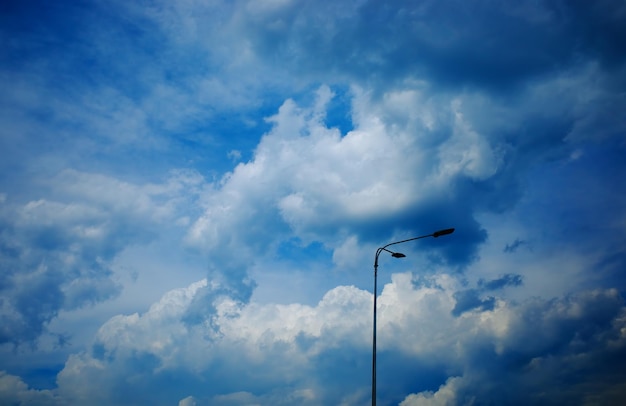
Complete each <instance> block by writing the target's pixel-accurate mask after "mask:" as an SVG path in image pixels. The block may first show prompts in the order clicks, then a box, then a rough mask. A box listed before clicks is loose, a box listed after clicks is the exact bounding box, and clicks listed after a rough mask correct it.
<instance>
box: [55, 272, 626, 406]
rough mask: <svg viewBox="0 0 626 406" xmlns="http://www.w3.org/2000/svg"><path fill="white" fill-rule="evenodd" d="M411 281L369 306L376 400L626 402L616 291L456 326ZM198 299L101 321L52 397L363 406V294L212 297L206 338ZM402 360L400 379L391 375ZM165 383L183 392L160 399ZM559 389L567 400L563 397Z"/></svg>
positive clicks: (510, 309)
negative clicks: (189, 320)
mask: <svg viewBox="0 0 626 406" xmlns="http://www.w3.org/2000/svg"><path fill="white" fill-rule="evenodd" d="M411 278H412V275H411V274H394V275H393V277H392V282H391V283H390V284H387V285H385V286H384V289H383V291H382V294H381V296H380V299H379V303H380V308H379V330H378V333H379V339H378V341H379V346H378V350H379V351H378V358H379V385H380V386H379V388H380V389H379V394H380V396H383V397H384V398H387V399H388V400H391V399H397V402H400V401H402V400H403V399H404V402H405V403H404V404H407V405H408V404H458V403H463V404H464V403H468V402H469V403H471V402H470V401H471V400H473V401H474V402H493V403H501V402H508V401H512V400H513V399H511V398H509V397H508V396H510V394H511V393H514V394H515V396H522V397H521V398H519V397H516V398H515V401H523V402H527V401H528V402H533V403H535V404H552V403H554V402H557V403H558V402H567V401H571V400H573V399H585V396H589V395H585V393H587V394H589V392H588V390H587V389H585V388H589V387H593V388H594V391H593V393H594V396H597V398H596V400H598V401H603V400H617V399H620V398H621V399H623V398H624V396H626V392H624V391H623V388H621V387H620V382H621V381H620V380H619V379H618V377H619V376H622V375H623V373H621V374H620V372H619V368H618V367H616V365H617V364H615V363H607V362H606V360H607V359H621V358H623V357H624V355H626V338H625V337H624V335H623V331H622V330H623V329H624V322H625V321H626V317H625V314H626V313H625V312H626V307H624V302H623V299H622V298H621V297H620V295H619V294H618V293H617V291H615V290H596V291H587V292H581V293H579V294H575V295H570V296H566V297H561V298H556V299H553V300H542V299H529V300H526V301H524V302H522V303H519V304H514V303H512V302H507V301H506V300H504V299H503V298H502V297H498V298H496V299H494V303H493V306H491V307H489V308H485V307H475V308H473V309H471V310H468V311H466V312H464V313H462V314H461V315H456V316H455V315H452V314H451V310H452V309H453V307H454V306H455V302H456V301H457V297H458V295H457V293H458V292H459V290H458V289H459V288H460V287H461V284H460V281H459V280H457V279H456V277H454V276H452V275H445V274H441V275H438V276H434V277H432V278H431V283H430V287H427V286H416V285H413V284H411V283H410V280H411ZM407 282H408V283H407ZM206 287H207V281H206V280H203V281H200V282H197V283H194V284H192V285H190V286H189V287H187V288H182V289H176V290H173V291H171V292H169V293H167V294H166V295H164V296H163V297H162V299H161V300H160V301H158V302H157V303H155V304H154V305H153V306H151V308H150V309H149V310H148V311H147V312H145V313H144V314H132V315H128V316H123V315H119V316H116V317H114V318H112V319H110V320H109V321H108V322H107V323H105V324H104V325H103V326H102V327H101V329H100V330H99V332H98V334H97V336H96V338H95V341H94V343H93V346H92V348H91V349H90V350H89V351H85V352H82V353H80V354H76V355H72V356H70V358H69V359H68V361H67V363H66V365H65V368H64V369H63V371H62V372H61V373H60V374H59V376H58V384H59V388H58V394H59V395H60V396H62V398H63V399H65V400H67V401H70V402H74V403H76V402H78V403H80V402H82V401H85V400H86V399H90V402H91V403H92V404H110V403H111V402H113V403H115V402H117V403H119V402H122V403H125V404H138V403H142V402H143V403H145V402H150V403H153V404H167V403H172V402H178V401H179V400H181V399H190V397H193V400H195V401H196V402H199V403H203V402H207V401H210V402H215V404H233V403H235V404H236V403H241V402H257V403H259V404H293V403H302V404H320V403H324V404H328V403H332V404H340V403H342V402H345V404H355V403H356V404H358V403H360V402H364V401H366V400H367V398H368V396H369V372H370V371H371V369H370V367H371V365H370V361H371V319H370V317H371V314H370V310H371V303H372V297H371V294H370V293H368V292H365V291H362V290H360V289H357V288H354V287H350V286H340V287H337V288H335V289H332V290H330V291H328V292H327V294H326V295H325V296H324V298H323V299H322V300H320V302H319V303H317V304H316V305H315V306H304V305H299V304H295V303H294V304H289V305H276V304H266V305H260V304H254V303H250V304H241V303H240V302H237V301H233V300H232V299H229V298H228V297H222V298H220V299H219V300H218V303H216V308H217V311H216V313H215V315H214V319H213V325H209V324H203V325H193V326H190V325H188V324H185V323H184V321H183V320H182V318H183V316H184V314H185V311H186V308H187V307H188V306H190V305H191V303H193V298H194V296H195V295H197V294H199V293H200V292H201V290H202V289H205V288H206ZM398 358H402V359H404V363H403V365H404V367H403V368H405V369H401V370H399V371H398V373H394V365H396V367H397V366H398V364H396V361H394V360H397V359H398ZM329 370H332V371H338V370H339V371H343V372H342V373H340V374H339V373H333V374H330V375H329V374H328V371H329ZM607 374H609V375H610V376H612V378H611V380H608V381H607V380H606V376H608V375H607ZM428 376H430V378H428ZM433 377H436V378H435V379H433ZM622 377H623V376H622ZM168 379H174V380H175V381H176V382H179V383H180V384H179V385H177V386H174V387H172V386H171V385H170V386H160V385H161V384H160V382H164V381H165V380H168ZM95 382H97V383H98V384H97V387H96V386H94V383H95ZM485 382H498V384H497V385H496V384H485ZM565 383H566V384H567V388H569V389H568V391H563V390H561V387H560V386H559V385H562V384H565ZM425 385H426V386H425ZM157 387H159V388H160V390H158V391H157V390H156V388H157ZM438 387H439V389H438V390H437V388H438ZM420 388H421V389H420ZM551 388H554V390H552V389H551ZM138 389H141V390H138ZM416 389H417V390H416ZM150 393H155V394H156V393H158V396H157V395H155V397H151V396H150ZM411 393H414V395H410V394H411ZM281 397H282V399H283V400H282V401H278V400H277V399H279V398H281ZM589 399H591V398H589ZM382 400H384V399H383V398H381V401H382ZM274 402H278V403H274ZM420 402H421V403H420ZM429 402H431V403H429ZM437 402H439V403H437ZM442 402H443V403H442ZM445 402H448V403H445ZM450 402H452V403H450Z"/></svg>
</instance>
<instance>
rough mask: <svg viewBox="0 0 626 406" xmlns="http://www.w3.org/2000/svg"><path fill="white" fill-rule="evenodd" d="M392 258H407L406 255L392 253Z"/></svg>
mask: <svg viewBox="0 0 626 406" xmlns="http://www.w3.org/2000/svg"><path fill="white" fill-rule="evenodd" d="M391 256H392V257H394V258H404V257H406V255H404V254H403V253H401V252H392V253H391Z"/></svg>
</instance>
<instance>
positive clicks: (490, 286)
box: [478, 274, 523, 291]
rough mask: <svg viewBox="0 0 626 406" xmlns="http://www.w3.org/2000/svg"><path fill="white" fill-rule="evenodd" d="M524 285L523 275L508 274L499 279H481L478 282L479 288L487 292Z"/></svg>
mask: <svg viewBox="0 0 626 406" xmlns="http://www.w3.org/2000/svg"><path fill="white" fill-rule="evenodd" d="M522 283H523V277H522V275H516V274H506V275H503V276H502V277H500V278H498V279H492V280H490V281H486V280H484V279H480V280H479V281H478V286H479V287H480V288H482V289H484V290H486V291H490V290H496V289H501V288H504V287H507V286H521V285H522Z"/></svg>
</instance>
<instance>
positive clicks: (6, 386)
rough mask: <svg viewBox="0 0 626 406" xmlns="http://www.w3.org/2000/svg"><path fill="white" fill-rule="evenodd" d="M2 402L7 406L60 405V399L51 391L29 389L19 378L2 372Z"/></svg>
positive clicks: (0, 391) (0, 386) (0, 376)
mask: <svg viewBox="0 0 626 406" xmlns="http://www.w3.org/2000/svg"><path fill="white" fill-rule="evenodd" d="M0 402H2V404H5V405H42V406H45V405H50V406H53V405H60V404H62V403H61V401H60V399H59V398H58V397H57V396H56V395H54V393H53V392H52V391H50V390H37V389H32V388H29V387H28V385H27V384H26V383H24V381H22V379H21V378H20V377H18V376H14V375H9V374H7V373H6V372H5V371H0Z"/></svg>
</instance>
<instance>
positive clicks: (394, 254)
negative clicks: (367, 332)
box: [372, 228, 454, 406]
mask: <svg viewBox="0 0 626 406" xmlns="http://www.w3.org/2000/svg"><path fill="white" fill-rule="evenodd" d="M453 232H454V228H446V229H444V230H439V231H435V232H434V233H432V234H428V235H422V236H420V237H413V238H409V239H406V240H402V241H396V242H391V243H389V244H387V245H385V246H383V247H380V248H378V249H377V250H376V257H375V259H374V329H373V333H372V406H376V296H378V284H377V283H378V282H377V280H378V256H379V255H380V254H381V253H382V252H383V251H387V252H388V253H390V254H391V256H392V257H394V258H404V257H406V255H404V254H403V253H401V252H393V251H391V250H388V249H387V247H389V246H390V245H395V244H402V243H404V242H409V241H413V240H419V239H420V238H427V237H434V238H437V237H440V236H442V235H448V234H452V233H453Z"/></svg>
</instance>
